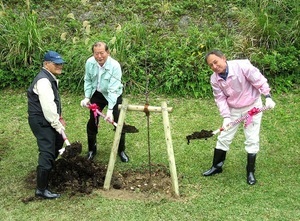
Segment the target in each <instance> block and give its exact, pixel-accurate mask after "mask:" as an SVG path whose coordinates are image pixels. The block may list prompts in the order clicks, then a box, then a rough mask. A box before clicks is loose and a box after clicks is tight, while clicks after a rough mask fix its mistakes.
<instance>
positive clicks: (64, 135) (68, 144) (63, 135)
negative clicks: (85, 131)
mask: <svg viewBox="0 0 300 221" xmlns="http://www.w3.org/2000/svg"><path fill="white" fill-rule="evenodd" d="M61 136H62V138H63V139H64V141H65V143H66V145H67V147H68V146H71V143H70V141H69V140H68V138H67V135H66V133H65V131H64V130H62V132H61ZM65 150H66V147H63V148H61V149H60V150H58V152H59V155H62V154H63V153H64V152H65Z"/></svg>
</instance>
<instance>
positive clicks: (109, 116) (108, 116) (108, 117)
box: [104, 109, 114, 121]
mask: <svg viewBox="0 0 300 221" xmlns="http://www.w3.org/2000/svg"><path fill="white" fill-rule="evenodd" d="M108 119H110V120H111V121H113V120H114V117H113V110H110V109H108V110H107V112H106V117H105V118H104V120H105V121H107V120H108Z"/></svg>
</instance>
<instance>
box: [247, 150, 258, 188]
mask: <svg viewBox="0 0 300 221" xmlns="http://www.w3.org/2000/svg"><path fill="white" fill-rule="evenodd" d="M255 161H256V154H255V153H248V154H247V168H246V169H247V183H248V184H249V185H254V184H255V183H256V179H255V176H254V172H255Z"/></svg>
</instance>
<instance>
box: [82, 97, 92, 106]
mask: <svg viewBox="0 0 300 221" xmlns="http://www.w3.org/2000/svg"><path fill="white" fill-rule="evenodd" d="M88 104H90V99H89V98H84V99H83V100H82V101H81V102H80V105H81V107H86V106H87V105H88Z"/></svg>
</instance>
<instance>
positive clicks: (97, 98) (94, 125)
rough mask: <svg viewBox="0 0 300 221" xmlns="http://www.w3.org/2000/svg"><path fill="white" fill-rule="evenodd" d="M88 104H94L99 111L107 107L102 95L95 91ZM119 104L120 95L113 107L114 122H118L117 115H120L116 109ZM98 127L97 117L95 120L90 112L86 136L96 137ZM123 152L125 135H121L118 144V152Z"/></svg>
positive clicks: (120, 101) (120, 100) (120, 102)
mask: <svg viewBox="0 0 300 221" xmlns="http://www.w3.org/2000/svg"><path fill="white" fill-rule="evenodd" d="M90 102H91V103H92V104H94V103H95V104H97V105H98V107H99V108H100V110H101V111H102V110H103V109H104V108H105V107H106V106H107V105H108V101H107V100H106V99H105V97H104V96H103V94H102V93H100V92H98V91H96V92H95V93H94V94H93V96H92V97H91V100H90ZM119 104H122V95H120V96H119V97H118V99H117V103H116V105H115V106H114V107H113V116H114V121H115V122H118V120H119V115H120V111H119V108H118V105H119ZM103 122H104V121H103ZM98 125H99V116H98V117H97V119H95V117H94V113H93V111H91V110H90V118H89V120H88V123H87V136H88V137H96V135H97V134H98ZM124 150H125V133H122V135H121V140H120V144H119V152H120V151H124Z"/></svg>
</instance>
